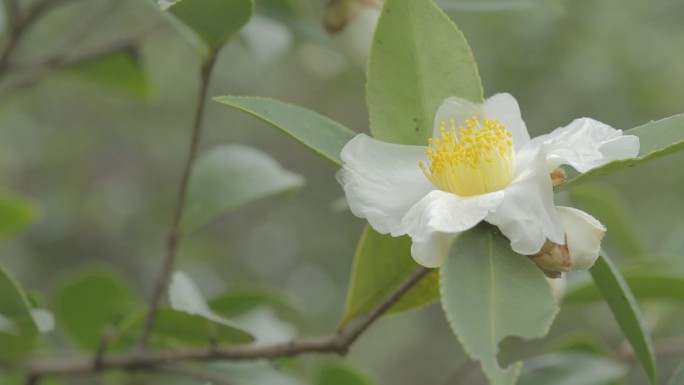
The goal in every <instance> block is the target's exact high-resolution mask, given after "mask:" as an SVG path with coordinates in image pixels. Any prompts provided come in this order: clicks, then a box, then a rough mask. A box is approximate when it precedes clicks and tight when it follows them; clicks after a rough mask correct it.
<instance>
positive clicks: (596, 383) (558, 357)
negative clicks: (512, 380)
mask: <svg viewBox="0 0 684 385" xmlns="http://www.w3.org/2000/svg"><path fill="white" fill-rule="evenodd" d="M626 374H627V367H626V366H625V365H623V364H621V363H619V362H616V361H613V360H611V359H609V358H606V357H604V356H600V355H597V354H589V353H580V352H558V353H551V354H545V355H543V356H539V357H535V358H533V359H531V360H529V361H527V362H525V367H524V369H523V373H522V375H521V376H520V384H524V385H548V384H553V385H579V384H581V385H609V384H612V383H613V382H614V381H618V380H620V379H622V378H624V376H625V375H626Z"/></svg>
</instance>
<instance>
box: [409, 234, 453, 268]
mask: <svg viewBox="0 0 684 385" xmlns="http://www.w3.org/2000/svg"><path fill="white" fill-rule="evenodd" d="M457 236H458V234H446V233H431V234H430V235H429V236H428V237H427V238H426V239H424V240H422V241H418V242H416V241H414V242H413V243H412V244H411V255H412V256H413V259H415V260H416V262H417V263H418V264H420V265H423V266H425V267H440V266H441V265H442V263H443V262H444V258H445V257H446V255H447V254H448V253H449V249H450V248H451V244H452V243H453V241H454V238H456V237H457Z"/></svg>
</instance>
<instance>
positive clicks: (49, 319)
mask: <svg viewBox="0 0 684 385" xmlns="http://www.w3.org/2000/svg"><path fill="white" fill-rule="evenodd" d="M31 318H33V322H34V323H35V324H36V327H37V328H38V331H39V332H41V333H49V332H51V331H52V330H54V328H55V317H54V316H53V315H52V313H50V311H49V310H47V309H42V308H33V309H31Z"/></svg>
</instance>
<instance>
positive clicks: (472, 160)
mask: <svg viewBox="0 0 684 385" xmlns="http://www.w3.org/2000/svg"><path fill="white" fill-rule="evenodd" d="M440 136H441V138H430V140H429V142H428V143H429V146H428V149H427V151H426V154H427V158H428V159H427V164H426V163H424V162H422V161H421V162H419V165H420V168H421V169H423V172H424V173H425V176H426V177H427V178H428V179H429V180H430V181H431V182H432V183H434V185H435V186H437V187H438V188H439V189H441V190H444V191H449V192H452V193H455V194H457V195H460V196H473V195H481V194H484V193H488V192H492V191H497V190H501V189H503V188H505V187H506V186H508V185H509V184H510V183H511V181H512V179H513V167H514V163H515V151H514V150H513V140H512V135H511V133H510V132H509V131H508V130H507V129H506V127H504V126H503V125H502V124H500V123H499V121H498V120H490V119H482V120H480V119H478V117H477V116H473V117H472V118H470V119H466V121H465V127H462V126H461V127H458V128H456V126H455V125H454V121H453V120H450V121H449V122H448V127H447V122H442V123H441V127H440Z"/></svg>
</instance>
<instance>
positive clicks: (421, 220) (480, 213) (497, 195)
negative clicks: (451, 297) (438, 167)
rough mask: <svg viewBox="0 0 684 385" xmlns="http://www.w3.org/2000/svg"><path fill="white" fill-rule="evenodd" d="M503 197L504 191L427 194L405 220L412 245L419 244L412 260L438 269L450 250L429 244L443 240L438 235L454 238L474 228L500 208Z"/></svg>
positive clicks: (412, 208)
mask: <svg viewBox="0 0 684 385" xmlns="http://www.w3.org/2000/svg"><path fill="white" fill-rule="evenodd" d="M503 195H504V194H503V191H496V192H492V193H488V194H484V195H479V196H473V197H465V198H464V197H459V196H458V195H455V194H452V193H449V192H445V191H441V190H435V191H432V192H430V193H429V194H427V195H426V196H425V197H424V198H423V199H421V200H420V202H418V203H417V204H416V205H415V206H413V207H411V209H410V210H409V211H408V213H407V214H406V216H405V217H404V219H403V222H404V225H405V228H406V232H407V233H408V235H409V236H410V237H411V240H412V241H413V244H414V245H420V246H414V249H415V250H416V251H417V254H416V253H413V258H415V259H416V261H417V262H418V263H420V264H421V265H424V266H428V267H435V265H434V263H437V261H441V260H442V259H443V258H444V255H445V254H446V252H447V251H448V249H449V248H448V247H446V246H444V247H443V245H436V246H430V245H429V243H430V242H431V240H434V239H437V240H443V238H439V237H437V236H436V234H451V235H454V234H458V233H460V232H463V231H465V230H468V229H470V228H471V227H474V226H475V225H477V224H478V223H480V221H482V220H483V219H484V218H485V217H486V216H487V214H489V213H490V212H492V211H494V210H496V209H497V207H499V205H500V204H501V201H502V199H503Z"/></svg>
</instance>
